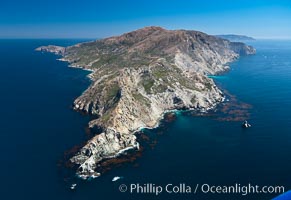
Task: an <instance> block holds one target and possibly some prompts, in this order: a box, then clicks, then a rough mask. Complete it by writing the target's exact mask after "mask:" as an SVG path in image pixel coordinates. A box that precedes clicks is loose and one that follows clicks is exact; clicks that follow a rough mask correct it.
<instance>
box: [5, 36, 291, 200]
mask: <svg viewBox="0 0 291 200" xmlns="http://www.w3.org/2000/svg"><path fill="white" fill-rule="evenodd" d="M83 41H86V40H77V39H76V40H61V39H58V40H12V39H11V40H0V94H1V98H0V106H1V108H0V109H1V115H0V152H1V153H2V155H1V156H0V163H1V164H0V182H1V183H0V188H1V189H0V191H1V199H9V200H18V199H30V200H38V199H42V200H52V199H54V200H57V199H60V200H87V199H88V200H89V199H90V200H94V199H96V200H97V199H139V200H142V199H145V200H148V199H165V200H167V199H230V200H234V199H272V198H273V197H275V196H278V195H279V194H276V193H272V192H269V193H260V194H247V195H243V194H242V193H236V194H221V193H216V194H211V193H207V194H205V193H203V192H202V191H199V190H198V192H197V193H196V194H194V193H193V191H192V193H191V194H185V193H184V194H183V193H179V192H178V193H172V194H168V193H165V192H163V193H161V194H159V195H156V194H154V193H150V194H144V193H141V192H140V193H134V194H131V193H130V192H129V191H126V192H120V191H119V187H120V185H121V184H125V185H126V186H128V187H130V184H140V185H145V184H148V183H151V184H154V185H155V186H159V185H161V186H165V185H167V184H173V185H180V184H181V183H184V184H186V185H189V186H192V188H195V186H196V185H197V184H199V186H201V185H203V184H209V185H212V186H230V185H235V184H240V185H242V186H243V185H247V184H252V185H259V186H284V188H285V191H287V190H290V189H291V148H290V147H291V88H290V87H291V41H285V40H257V41H254V42H250V44H251V45H253V46H254V47H255V48H256V49H257V54H256V55H252V56H244V57H241V58H240V59H239V60H237V61H235V62H234V63H231V64H230V66H231V70H230V71H229V72H228V73H226V74H223V75H221V76H218V77H216V76H215V77H212V78H214V80H215V81H216V82H217V84H218V85H219V86H220V87H221V88H223V90H225V91H227V93H228V94H229V95H231V98H229V102H230V103H232V102H231V101H233V100H234V99H235V101H237V102H243V103H240V104H238V106H237V107H239V106H244V107H245V110H244V113H243V115H244V117H245V116H247V119H248V121H249V122H250V123H251V125H252V127H251V128H249V129H242V128H241V123H242V122H241V121H240V119H236V120H234V119H229V118H228V117H225V116H223V115H225V113H224V114H223V113H222V114H220V111H219V109H218V110H217V112H216V113H215V115H209V116H197V115H193V114H191V113H188V112H179V113H176V114H175V116H174V119H173V120H168V121H167V120H164V121H162V122H161V127H160V128H157V129H154V130H144V132H143V134H144V135H147V136H149V137H150V138H151V139H150V140H151V141H150V142H149V143H150V144H145V147H144V149H143V151H142V155H141V156H140V157H138V158H137V159H136V160H134V161H132V162H127V163H123V164H121V165H118V166H115V167H113V168H112V169H111V170H109V171H108V172H107V173H105V174H103V175H102V176H101V177H99V178H97V179H94V180H91V181H81V180H78V179H77V180H75V179H70V178H68V175H67V174H66V172H65V169H64V167H63V165H62V164H61V163H62V161H63V160H64V155H65V152H66V151H68V150H70V149H72V148H74V147H75V146H76V145H80V144H82V143H83V142H85V141H86V140H87V139H89V137H90V136H88V134H86V132H87V131H86V127H87V123H88V122H89V120H90V117H89V116H86V115H83V114H81V113H78V112H75V111H74V110H73V109H72V107H71V106H72V103H73V101H74V99H75V98H76V97H78V96H79V95H80V94H81V93H82V92H83V91H84V90H85V89H86V88H87V87H88V86H89V84H90V80H89V79H88V78H87V77H86V76H87V75H88V74H89V72H87V71H83V70H80V69H73V68H69V67H68V65H67V63H65V62H60V61H58V60H57V59H58V57H57V56H55V55H52V54H47V53H40V52H35V51H34V49H35V48H36V47H39V46H41V45H48V44H55V45H62V46H69V45H73V44H76V43H79V42H83ZM245 105H248V106H245ZM232 114H234V115H235V114H236V113H232ZM237 114H239V115H240V114H241V113H240V112H237ZM220 115H221V117H220ZM153 144H154V145H153ZM115 176H122V177H123V178H122V179H120V180H118V181H116V182H112V181H111V180H112V178H113V177H115ZM71 180H74V181H75V182H76V183H77V187H76V190H71V189H70V184H71V183H72V182H71Z"/></svg>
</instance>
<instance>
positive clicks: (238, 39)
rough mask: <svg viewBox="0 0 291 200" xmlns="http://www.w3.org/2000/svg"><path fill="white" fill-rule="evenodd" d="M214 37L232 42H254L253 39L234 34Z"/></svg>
mask: <svg viewBox="0 0 291 200" xmlns="http://www.w3.org/2000/svg"><path fill="white" fill-rule="evenodd" d="M215 37H219V38H222V39H226V40H229V41H232V42H242V41H254V40H256V39H255V38H252V37H249V36H245V35H234V34H227V35H215Z"/></svg>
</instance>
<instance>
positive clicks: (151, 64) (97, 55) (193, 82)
mask: <svg viewBox="0 0 291 200" xmlns="http://www.w3.org/2000/svg"><path fill="white" fill-rule="evenodd" d="M37 50H41V51H48V52H53V53H57V54H61V55H63V60H65V61H68V62H69V63H70V64H71V66H75V67H81V68H85V69H90V70H92V71H93V72H92V74H91V75H90V78H91V79H92V84H91V86H90V87H89V88H88V89H87V90H86V91H84V93H83V94H82V95H81V96H80V97H78V98H77V99H76V100H75V102H74V109H75V110H80V111H84V112H87V113H91V114H93V115H96V116H97V117H96V119H95V120H93V121H91V122H90V123H89V126H90V127H94V126H98V127H101V128H102V130H103V132H102V133H101V134H98V135H96V136H95V137H93V138H92V139H91V140H90V141H88V143H87V144H86V145H85V146H84V147H83V148H82V149H81V150H80V151H79V152H78V153H77V154H76V155H75V156H74V157H72V158H71V162H73V163H76V164H78V165H79V169H78V172H77V174H78V175H79V176H81V177H82V178H84V179H86V178H88V177H91V176H98V175H99V173H98V172H96V168H97V167H98V163H100V162H102V160H103V159H107V158H111V157H115V156H117V155H118V154H119V153H121V152H122V151H125V150H128V149H131V148H138V146H139V145H138V143H137V142H136V137H135V135H134V133H135V132H136V131H137V130H139V129H140V128H142V127H148V128H153V127H155V126H157V125H158V123H159V121H160V119H161V118H162V117H163V114H164V112H165V111H168V110H174V109H197V110H201V111H205V110H208V109H211V108H213V107H214V106H216V105H217V104H218V103H219V102H221V101H223V99H224V96H223V94H222V92H221V91H220V90H219V89H218V88H217V87H216V85H215V84H214V82H213V80H212V79H210V78H208V77H207V76H206V75H211V74H212V75H213V74H217V73H221V72H223V71H225V70H227V69H228V66H227V65H226V64H227V63H229V62H231V61H233V60H235V59H237V58H238V57H239V55H240V54H241V55H248V54H253V53H255V50H254V49H253V48H252V47H249V46H246V45H244V44H243V43H232V42H229V41H228V40H224V39H219V38H216V37H214V36H209V35H207V34H204V33H201V32H197V31H186V30H176V31H169V30H165V29H163V28H160V27H146V28H143V29H140V30H137V31H133V32H130V33H126V34H123V35H121V36H118V37H111V38H106V39H102V40H97V41H93V42H87V43H82V44H77V45H74V46H70V47H67V48H62V47H56V46H48V47H40V48H39V49H37Z"/></svg>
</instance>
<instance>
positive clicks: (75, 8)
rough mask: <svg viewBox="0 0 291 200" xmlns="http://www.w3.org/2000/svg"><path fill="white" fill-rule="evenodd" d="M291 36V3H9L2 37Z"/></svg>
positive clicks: (1, 13) (2, 14)
mask: <svg viewBox="0 0 291 200" xmlns="http://www.w3.org/2000/svg"><path fill="white" fill-rule="evenodd" d="M151 25H155V26H162V27H165V28H168V29H192V30H200V31H203V32H206V33H208V34H226V33H234V34H244V35H249V36H253V37H256V38H282V39H283V38H291V0H264V1H262V0H251V1H250V0H232V1H226V0H225V1H211V0H199V1H195V0H119V1H114V0H104V1H101V0H95V1H94V0H71V1H69V0H67V1H61V0H49V1H41V0H18V1H15V0H9V1H2V2H1V3H0V37H1V38H3V37H4V38H101V37H106V36H112V35H116V34H120V33H123V32H127V31H131V30H134V29H137V28H141V27H144V26H151Z"/></svg>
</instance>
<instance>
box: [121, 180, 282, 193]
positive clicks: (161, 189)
mask: <svg viewBox="0 0 291 200" xmlns="http://www.w3.org/2000/svg"><path fill="white" fill-rule="evenodd" d="M119 191H120V192H129V193H131V194H133V193H135V194H154V195H159V194H161V193H168V194H172V193H173V194H197V193H202V194H240V195H243V196H245V195H248V194H281V193H284V191H285V188H284V186H278V185H276V186H275V185H274V186H270V185H269V186H259V185H255V184H251V183H249V184H245V185H242V184H239V183H235V184H233V185H210V184H196V185H188V184H185V183H180V184H171V183H169V184H165V185H156V184H153V183H146V184H140V183H134V184H129V185H125V184H121V185H120V186H119Z"/></svg>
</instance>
